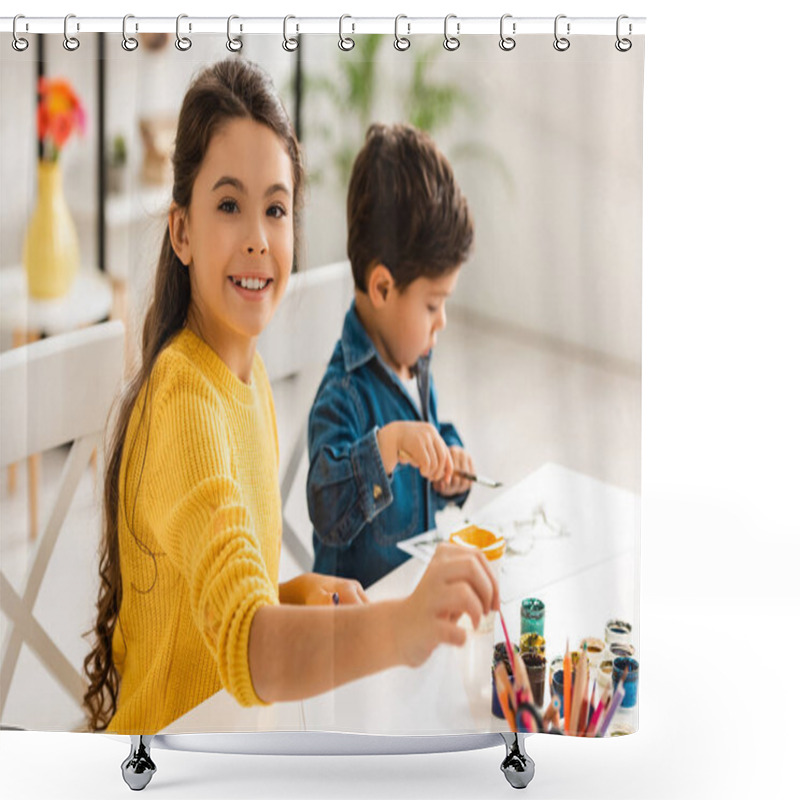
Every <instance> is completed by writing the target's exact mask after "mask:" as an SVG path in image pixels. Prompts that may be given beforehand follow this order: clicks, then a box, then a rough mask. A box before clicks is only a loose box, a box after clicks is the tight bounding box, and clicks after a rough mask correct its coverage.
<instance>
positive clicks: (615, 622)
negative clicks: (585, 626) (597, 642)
mask: <svg viewBox="0 0 800 800" xmlns="http://www.w3.org/2000/svg"><path fill="white" fill-rule="evenodd" d="M631 631H632V628H631V624H630V622H625V621H624V620H621V619H610V620H609V621H608V622H606V633H605V638H606V644H613V643H614V642H623V643H625V644H629V643H630V641H631Z"/></svg>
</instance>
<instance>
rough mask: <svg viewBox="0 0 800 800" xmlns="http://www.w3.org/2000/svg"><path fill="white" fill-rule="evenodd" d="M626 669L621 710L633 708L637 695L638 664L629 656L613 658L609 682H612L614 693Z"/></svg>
mask: <svg viewBox="0 0 800 800" xmlns="http://www.w3.org/2000/svg"><path fill="white" fill-rule="evenodd" d="M626 667H627V668H628V674H627V675H626V676H625V694H624V695H623V697H622V708H633V707H634V706H635V705H636V701H637V700H638V695H639V662H638V661H637V660H636V659H635V658H631V657H630V656H619V657H617V658H615V659H614V672H613V673H612V675H611V680H612V681H613V685H614V691H616V689H617V684H618V683H619V681H620V678H621V677H622V673H623V672H624V671H625V668H626Z"/></svg>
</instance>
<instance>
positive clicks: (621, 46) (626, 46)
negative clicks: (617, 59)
mask: <svg viewBox="0 0 800 800" xmlns="http://www.w3.org/2000/svg"><path fill="white" fill-rule="evenodd" d="M623 19H628V15H627V14H620V15H619V16H618V17H617V41H616V42H614V47H616V48H617V50H619V51H620V53H627V52H628V50H630V49H631V47H633V42H632V41H631V40H630V39H620V36H619V23H620V22H622V20H623ZM631 33H633V27H632V25H631V24H630V22H629V23H628V36H630V35H631Z"/></svg>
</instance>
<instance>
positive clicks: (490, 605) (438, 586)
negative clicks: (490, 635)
mask: <svg viewBox="0 0 800 800" xmlns="http://www.w3.org/2000/svg"><path fill="white" fill-rule="evenodd" d="M401 606H402V610H401V612H400V614H399V622H398V630H397V644H398V647H399V651H400V658H401V660H402V663H404V664H407V665H408V666H411V667H417V666H419V665H420V664H423V663H424V662H425V661H427V659H428V657H429V656H430V654H431V653H432V652H433V651H434V649H435V648H436V647H437V646H438V645H440V644H443V643H444V644H454V645H459V646H461V645H463V644H464V642H465V641H466V639H467V632H466V631H465V630H464V629H463V628H461V627H459V625H458V620H459V619H460V618H461V615H462V614H464V613H466V614H469V616H470V618H471V619H472V624H473V626H474V627H475V628H477V627H478V624H479V622H480V619H481V616H482V615H483V614H488V613H489V612H490V611H492V610H494V611H496V610H497V609H498V608H500V590H499V588H498V585H497V579H496V578H495V576H494V574H493V573H492V570H491V568H490V567H489V562H488V561H487V560H486V557H485V556H484V555H483V553H481V552H479V551H478V550H469V549H467V548H465V547H459V546H458V545H455V544H450V543H447V542H445V543H443V544H440V545H439V546H438V547H437V548H436V552H435V553H434V556H433V558H432V559H431V563H430V564H428V568H427V569H426V570H425V573H424V574H423V576H422V578H421V580H420V582H419V584H417V588H416V589H415V590H414V592H413V594H411V595H410V596H409V597H407V598H406V599H405V600H403V601H402V602H401Z"/></svg>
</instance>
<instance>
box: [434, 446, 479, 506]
mask: <svg viewBox="0 0 800 800" xmlns="http://www.w3.org/2000/svg"><path fill="white" fill-rule="evenodd" d="M450 457H451V458H452V459H453V475H452V477H451V478H450V480H449V481H447V480H444V479H442V480H440V481H436V483H434V484H433V488H434V491H436V492H438V493H439V494H441V495H443V496H444V497H454V496H455V495H457V494H463V493H464V492H466V491H469V488H470V484H471V483H472V481H470V480H468V479H467V478H462V477H460V476H459V475H456V474H455V473H456V470H458V471H459V472H469V473H470V474H471V475H474V474H475V465H474V464H473V463H472V456H471V455H470V454H469V453H468V452H467V451H466V450H465V449H464V448H463V447H459V446H458V445H457V444H453V445H450Z"/></svg>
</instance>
